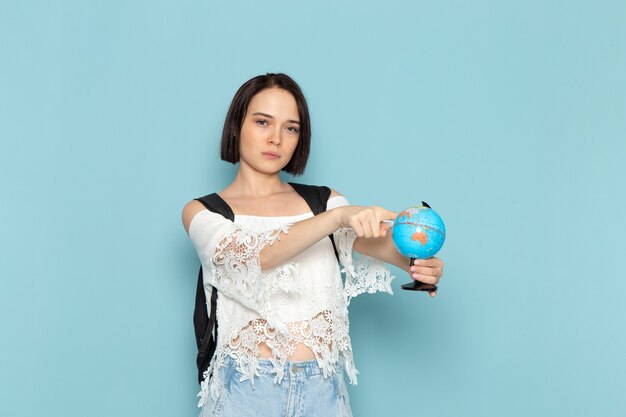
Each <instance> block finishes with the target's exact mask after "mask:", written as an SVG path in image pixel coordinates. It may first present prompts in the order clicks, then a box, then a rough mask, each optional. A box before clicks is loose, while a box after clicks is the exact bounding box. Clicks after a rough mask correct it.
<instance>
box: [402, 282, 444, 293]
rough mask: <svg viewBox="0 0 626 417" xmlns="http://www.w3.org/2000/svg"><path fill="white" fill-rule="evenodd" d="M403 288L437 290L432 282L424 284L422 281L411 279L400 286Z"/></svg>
mask: <svg viewBox="0 0 626 417" xmlns="http://www.w3.org/2000/svg"><path fill="white" fill-rule="evenodd" d="M400 288H402V289H403V290H409V291H429V292H430V291H437V286H436V285H433V284H426V283H424V282H419V281H413V282H409V283H407V284H402V285H401V286H400Z"/></svg>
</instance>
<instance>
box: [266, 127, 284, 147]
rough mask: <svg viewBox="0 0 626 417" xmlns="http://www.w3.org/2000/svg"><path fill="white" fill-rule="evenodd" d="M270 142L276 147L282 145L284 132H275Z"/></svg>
mask: <svg viewBox="0 0 626 417" xmlns="http://www.w3.org/2000/svg"><path fill="white" fill-rule="evenodd" d="M268 142H269V143H272V144H274V146H280V144H281V143H283V138H282V130H281V129H277V130H275V131H273V132H272V133H271V134H270V137H269V140H268Z"/></svg>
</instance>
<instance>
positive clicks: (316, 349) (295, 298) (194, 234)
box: [189, 196, 394, 407]
mask: <svg viewBox="0 0 626 417" xmlns="http://www.w3.org/2000/svg"><path fill="white" fill-rule="evenodd" d="M344 205H348V201H347V200H346V199H345V198H344V197H343V196H335V197H333V198H330V199H329V200H328V202H327V210H331V209H333V208H336V207H340V206H344ZM310 217H313V213H312V212H310V211H309V212H307V213H302V214H298V215H295V216H275V217H272V216H252V215H235V220H234V222H231V221H230V220H228V219H225V218H224V217H223V216H221V215H220V214H217V213H213V212H211V211H209V210H202V211H200V212H198V213H197V214H196V215H195V216H194V217H193V219H192V220H191V223H190V225H189V237H190V238H191V241H192V243H193V245H194V247H195V249H196V252H197V253H198V257H199V258H200V261H201V263H202V272H203V277H204V289H205V295H206V299H207V301H208V303H210V300H211V291H212V289H213V287H216V288H217V289H218V290H219V296H218V298H217V306H216V312H217V321H218V323H219V332H218V339H217V347H216V350H215V354H214V356H213V358H212V360H211V365H210V366H209V369H208V370H207V372H205V374H204V380H203V382H202V384H201V389H200V393H199V394H198V396H199V397H200V401H199V404H198V406H199V407H202V405H203V404H204V402H205V401H206V398H207V396H208V394H209V392H210V393H211V395H212V397H213V398H214V399H217V396H218V394H219V389H218V386H217V383H215V381H218V380H219V378H217V376H218V375H219V372H220V371H221V368H222V366H223V363H224V360H225V359H226V357H227V356H231V357H232V358H233V359H235V362H236V364H237V370H238V371H239V372H240V373H241V374H242V377H241V379H242V380H246V379H249V380H250V382H251V383H252V384H253V385H254V376H255V375H258V373H257V370H258V355H259V348H258V346H259V343H261V342H265V343H266V344H267V346H268V347H269V348H270V349H271V350H272V354H273V359H274V363H275V369H274V372H275V381H276V382H279V381H281V380H282V378H283V369H284V365H285V363H286V362H287V360H288V358H289V356H291V355H292V354H293V353H294V351H295V346H296V344H299V343H303V344H304V345H306V346H308V347H309V348H311V350H312V351H313V353H314V354H315V358H316V359H317V362H318V364H319V366H320V367H321V368H322V369H323V372H324V376H328V375H329V374H331V373H334V372H335V365H336V363H337V361H338V360H339V355H342V357H343V359H344V364H345V369H346V373H347V374H348V377H349V379H350V382H351V383H352V384H355V383H356V380H357V378H356V374H357V373H358V371H357V370H356V368H355V367H354V361H353V358H352V346H351V342H350V336H349V334H348V329H349V320H348V309H347V306H348V304H349V303H350V299H351V298H352V297H354V296H356V295H358V294H361V293H363V292H369V293H374V292H376V291H385V292H388V293H390V294H391V293H392V290H391V285H390V283H391V280H392V279H393V278H394V277H393V276H392V275H391V273H390V271H389V268H388V267H387V266H386V265H385V264H383V263H382V262H380V261H378V260H375V259H373V258H370V257H367V256H364V255H359V256H358V257H353V250H352V246H353V244H354V241H355V239H356V233H355V232H354V230H352V229H351V228H342V229H339V230H337V231H336V232H335V233H333V237H334V240H335V245H336V247H337V250H338V252H339V260H340V262H341V264H342V265H343V266H344V268H343V269H342V270H340V267H339V264H338V263H337V258H336V256H335V253H334V251H333V246H332V243H331V241H330V239H329V238H327V237H325V238H323V239H322V240H320V241H319V242H317V243H315V244H314V245H313V246H311V247H310V248H308V249H307V250H305V251H304V252H302V253H301V254H299V255H297V256H295V257H294V258H292V259H290V260H289V261H287V262H285V263H283V264H281V265H278V266H276V267H274V268H272V269H269V270H265V271H263V272H261V266H260V261H259V253H260V252H261V250H262V249H263V247H264V246H265V245H268V244H269V245H271V244H272V243H274V241H276V240H277V239H280V236H281V235H282V234H287V233H288V232H289V227H290V226H291V225H292V224H293V223H296V222H298V221H301V220H304V219H307V218H310ZM341 272H345V276H346V279H345V283H344V281H342V277H341ZM210 309H211V306H210V305H207V311H208V313H209V314H210Z"/></svg>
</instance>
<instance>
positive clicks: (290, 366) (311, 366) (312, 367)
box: [224, 356, 343, 376]
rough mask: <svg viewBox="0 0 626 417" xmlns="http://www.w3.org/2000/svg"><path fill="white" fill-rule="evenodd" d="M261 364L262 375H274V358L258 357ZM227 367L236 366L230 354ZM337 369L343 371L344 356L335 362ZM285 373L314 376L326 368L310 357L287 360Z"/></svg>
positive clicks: (226, 361) (260, 372)
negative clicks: (307, 358) (299, 359)
mask: <svg viewBox="0 0 626 417" xmlns="http://www.w3.org/2000/svg"><path fill="white" fill-rule="evenodd" d="M257 361H258V364H259V369H258V372H259V374H261V375H272V374H274V369H275V368H274V363H272V359H269V358H258V359H257ZM224 366H225V367H233V368H235V367H236V363H235V360H234V359H233V358H232V357H230V356H228V357H226V360H225V361H224ZM335 371H337V372H343V358H341V357H339V360H338V361H337V363H336V364H335ZM283 372H284V375H294V376H313V375H322V374H323V373H324V370H323V369H322V368H321V367H320V365H319V364H318V363H317V359H309V360H304V361H287V363H286V364H285V365H284V366H283Z"/></svg>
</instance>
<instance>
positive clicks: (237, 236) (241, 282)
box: [189, 210, 291, 325]
mask: <svg viewBox="0 0 626 417" xmlns="http://www.w3.org/2000/svg"><path fill="white" fill-rule="evenodd" d="M290 226H291V224H286V225H283V226H281V227H280V228H277V229H272V230H269V231H266V232H260V233H254V232H250V231H246V230H244V229H242V228H241V227H240V226H238V225H236V224H235V223H233V222H232V221H230V220H228V219H226V218H224V217H223V216H221V215H219V214H217V213H213V212H211V211H209V210H202V211H200V212H198V213H197V214H196V215H195V216H194V217H193V219H192V220H191V223H190V225H189V237H190V238H191V241H192V243H193V246H194V247H195V249H196V252H197V254H198V257H199V258H200V262H201V263H202V268H203V271H204V274H203V275H204V279H205V282H208V283H209V284H211V285H212V286H214V287H215V288H217V289H218V290H219V291H220V292H223V293H224V294H226V295H227V296H228V297H230V298H232V299H234V300H236V301H238V302H239V303H241V304H242V305H244V306H245V307H247V308H250V309H252V310H254V311H255V312H257V313H259V314H260V315H261V317H264V318H265V319H267V320H268V322H270V323H272V324H273V325H277V323H276V321H275V320H273V315H272V312H271V310H270V303H269V297H270V295H271V291H270V285H269V284H268V282H267V280H266V279H265V278H266V276H265V275H266V274H263V273H262V272H261V262H260V255H259V254H260V252H261V250H262V249H263V248H264V247H265V246H266V245H272V244H273V243H274V242H275V241H276V240H279V239H280V236H281V234H287V232H288V229H289V227H290Z"/></svg>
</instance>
